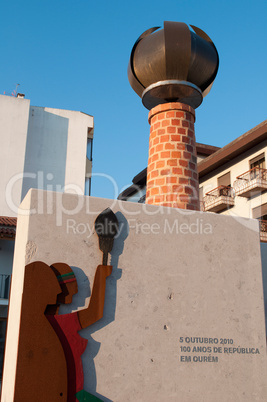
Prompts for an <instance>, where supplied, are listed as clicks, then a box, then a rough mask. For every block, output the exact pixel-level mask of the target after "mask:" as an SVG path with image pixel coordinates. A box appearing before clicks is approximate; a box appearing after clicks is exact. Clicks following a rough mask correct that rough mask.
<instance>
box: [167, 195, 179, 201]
mask: <svg viewBox="0 0 267 402" xmlns="http://www.w3.org/2000/svg"><path fill="white" fill-rule="evenodd" d="M166 201H177V195H176V194H169V195H167V196H166Z"/></svg>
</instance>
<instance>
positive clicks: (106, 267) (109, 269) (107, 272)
mask: <svg viewBox="0 0 267 402" xmlns="http://www.w3.org/2000/svg"><path fill="white" fill-rule="evenodd" d="M98 270H100V271H102V273H104V274H105V276H106V277H108V276H109V275H111V273H112V265H98V267H97V271H98Z"/></svg>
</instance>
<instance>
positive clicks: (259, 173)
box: [236, 166, 267, 181]
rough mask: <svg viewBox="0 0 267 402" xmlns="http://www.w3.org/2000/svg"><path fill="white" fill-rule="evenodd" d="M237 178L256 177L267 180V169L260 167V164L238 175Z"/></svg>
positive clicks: (247, 178)
mask: <svg viewBox="0 0 267 402" xmlns="http://www.w3.org/2000/svg"><path fill="white" fill-rule="evenodd" d="M236 178H237V180H245V181H251V180H254V179H259V180H267V169H262V168H259V167H258V166H256V167H254V168H253V169H250V170H248V171H247V172H245V173H242V174H240V175H239V176H237V177H236Z"/></svg>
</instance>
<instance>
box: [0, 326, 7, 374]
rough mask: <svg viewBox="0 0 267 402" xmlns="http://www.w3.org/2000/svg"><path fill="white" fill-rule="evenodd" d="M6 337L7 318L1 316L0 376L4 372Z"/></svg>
mask: <svg viewBox="0 0 267 402" xmlns="http://www.w3.org/2000/svg"><path fill="white" fill-rule="evenodd" d="M5 339H6V318H0V378H1V377H2V372H3V363H4V349H5Z"/></svg>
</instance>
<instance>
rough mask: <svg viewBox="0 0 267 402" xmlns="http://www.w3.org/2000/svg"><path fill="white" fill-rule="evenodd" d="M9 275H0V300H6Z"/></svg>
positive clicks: (8, 288)
mask: <svg viewBox="0 0 267 402" xmlns="http://www.w3.org/2000/svg"><path fill="white" fill-rule="evenodd" d="M10 278H11V275H4V274H0V299H8V297H9V290H10Z"/></svg>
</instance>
